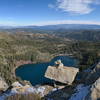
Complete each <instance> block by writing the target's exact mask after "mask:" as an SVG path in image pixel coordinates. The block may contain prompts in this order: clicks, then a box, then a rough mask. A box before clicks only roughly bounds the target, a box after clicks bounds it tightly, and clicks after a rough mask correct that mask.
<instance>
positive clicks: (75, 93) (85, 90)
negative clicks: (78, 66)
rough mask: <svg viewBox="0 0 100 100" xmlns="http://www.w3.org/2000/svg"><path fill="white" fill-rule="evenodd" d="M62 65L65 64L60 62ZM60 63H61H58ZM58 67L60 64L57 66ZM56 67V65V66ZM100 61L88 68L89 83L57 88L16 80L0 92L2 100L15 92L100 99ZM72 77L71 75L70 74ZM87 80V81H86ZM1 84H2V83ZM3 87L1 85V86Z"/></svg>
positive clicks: (52, 99) (66, 99)
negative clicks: (34, 85) (22, 82)
mask: <svg viewBox="0 0 100 100" xmlns="http://www.w3.org/2000/svg"><path fill="white" fill-rule="evenodd" d="M60 64H61V65H60V67H63V64H62V63H60ZM58 65H59V64H58ZM56 67H58V66H56ZM54 68H55V67H54ZM56 69H59V68H56ZM99 71H100V63H98V64H96V65H95V66H94V68H92V69H91V67H90V69H88V70H87V71H86V70H85V72H87V74H86V75H87V76H86V75H85V77H86V80H88V81H89V80H90V78H91V77H92V76H93V78H91V80H92V81H91V82H90V83H89V84H87V83H86V84H85V83H78V84H76V85H74V84H72V85H69V86H68V85H67V86H62V87H59V88H55V87H52V86H49V85H45V86H37V87H33V86H32V85H30V84H28V83H27V84H24V85H23V84H21V83H19V82H14V83H13V84H12V85H11V86H10V87H11V88H9V89H8V88H7V87H5V89H6V90H4V92H3V93H0V100H5V98H6V97H8V96H11V95H15V94H30V93H36V94H39V95H40V96H41V97H43V98H44V100H99V99H100V75H99V73H100V72H99ZM58 74H59V73H58ZM69 77H70V76H69ZM86 80H85V81H86ZM3 81H4V80H3ZM0 86H1V85H0ZM0 88H1V87H0Z"/></svg>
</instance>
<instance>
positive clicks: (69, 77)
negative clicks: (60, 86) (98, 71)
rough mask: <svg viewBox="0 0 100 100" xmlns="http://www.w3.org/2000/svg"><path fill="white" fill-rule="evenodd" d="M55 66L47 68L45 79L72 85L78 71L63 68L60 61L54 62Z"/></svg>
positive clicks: (72, 68)
mask: <svg viewBox="0 0 100 100" xmlns="http://www.w3.org/2000/svg"><path fill="white" fill-rule="evenodd" d="M55 64H56V65H55V66H48V68H47V71H46V73H45V77H46V78H49V79H52V80H55V81H58V82H61V83H65V84H72V82H73V81H74V79H75V76H76V74H77V73H78V71H79V69H78V68H74V67H67V66H64V65H63V63H61V60H58V61H56V62H55Z"/></svg>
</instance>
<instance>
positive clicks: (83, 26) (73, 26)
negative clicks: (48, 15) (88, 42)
mask: <svg viewBox="0 0 100 100" xmlns="http://www.w3.org/2000/svg"><path fill="white" fill-rule="evenodd" d="M26 28H33V29H40V30H58V29H67V30H68V29H74V30H75V29H76V30H78V29H100V25H87V24H59V25H45V26H28V27H26Z"/></svg>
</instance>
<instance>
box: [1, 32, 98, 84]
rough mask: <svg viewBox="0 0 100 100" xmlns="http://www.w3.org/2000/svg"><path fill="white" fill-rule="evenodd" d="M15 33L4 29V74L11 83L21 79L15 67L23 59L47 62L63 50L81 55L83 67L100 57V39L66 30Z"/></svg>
mask: <svg viewBox="0 0 100 100" xmlns="http://www.w3.org/2000/svg"><path fill="white" fill-rule="evenodd" d="M80 32H81V31H80ZM82 32H83V31H82ZM87 32H88V31H87ZM93 32H94V31H93ZM97 32H98V31H97ZM11 33H13V31H12V32H11ZM11 33H9V32H0V76H1V77H3V78H4V79H5V80H6V82H7V83H8V84H11V83H12V82H14V81H15V80H17V79H18V78H16V77H15V76H14V69H15V68H16V66H18V65H17V63H18V62H19V61H31V62H34V63H35V62H44V61H45V62H46V61H49V60H51V58H53V57H54V56H56V55H59V54H65V55H66V54H72V55H74V56H75V57H77V58H78V59H80V64H79V67H80V70H81V71H82V70H83V69H86V68H88V67H89V66H90V65H92V64H94V63H96V61H97V60H98V59H100V58H99V57H100V42H99V41H98V42H97V41H95V42H94V39H93V41H77V40H73V39H68V36H65V33H64V34H62V35H61V34H60V32H59V34H60V35H58V34H55V35H54V34H41V33H37V34H33V33H32V32H27V31H26V32H25V31H16V33H15V34H11ZM83 33H84V32H83ZM83 33H82V34H83ZM66 34H68V33H66ZM80 34H81V33H80ZM96 34H97V33H96ZM64 36H65V38H63V37H64ZM86 37H88V36H86ZM93 37H94V35H93ZM81 38H82V37H81ZM96 38H97V36H96ZM98 38H99V37H98ZM74 39H75V38H74ZM91 40H92V38H91Z"/></svg>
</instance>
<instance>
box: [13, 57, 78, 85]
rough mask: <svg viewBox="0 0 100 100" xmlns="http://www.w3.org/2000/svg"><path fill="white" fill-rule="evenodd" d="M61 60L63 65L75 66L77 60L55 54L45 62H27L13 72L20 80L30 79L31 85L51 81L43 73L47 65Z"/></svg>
mask: <svg viewBox="0 0 100 100" xmlns="http://www.w3.org/2000/svg"><path fill="white" fill-rule="evenodd" d="M59 59H60V60H61V61H62V63H63V64H64V65H65V66H74V67H75V66H77V64H78V60H77V59H75V58H72V57H69V56H57V57H55V58H54V59H52V60H51V61H50V62H47V63H39V64H27V65H22V66H19V68H17V69H16V71H15V73H16V76H17V77H20V78H21V79H22V80H27V81H30V82H31V84H32V85H33V86H35V85H39V84H45V83H52V80H49V79H47V78H45V77H44V74H45V72H46V70H47V67H48V66H49V65H51V66H52V65H54V62H55V61H56V60H59Z"/></svg>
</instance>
